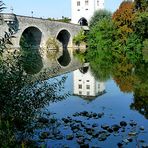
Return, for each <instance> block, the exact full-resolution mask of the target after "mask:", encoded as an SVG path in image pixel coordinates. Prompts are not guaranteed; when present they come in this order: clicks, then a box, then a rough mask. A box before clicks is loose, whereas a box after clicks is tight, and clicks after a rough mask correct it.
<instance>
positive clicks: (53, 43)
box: [46, 38, 62, 52]
mask: <svg viewBox="0 0 148 148" xmlns="http://www.w3.org/2000/svg"><path fill="white" fill-rule="evenodd" d="M60 47H62V45H61V43H60V42H59V41H58V40H57V39H56V38H48V40H47V42H46V48H47V49H48V50H56V51H57V52H58V51H59V50H60Z"/></svg>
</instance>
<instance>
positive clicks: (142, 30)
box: [133, 12, 148, 40]
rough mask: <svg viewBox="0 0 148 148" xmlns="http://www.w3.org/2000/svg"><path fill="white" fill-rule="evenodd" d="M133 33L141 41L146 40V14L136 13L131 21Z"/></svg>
mask: <svg viewBox="0 0 148 148" xmlns="http://www.w3.org/2000/svg"><path fill="white" fill-rule="evenodd" d="M133 26H134V32H135V33H136V34H137V35H138V36H139V37H140V38H142V39H143V40H145V39H146V38H148V12H142V13H140V12H138V13H136V17H135V19H134V21H133Z"/></svg>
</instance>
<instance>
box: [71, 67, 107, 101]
mask: <svg viewBox="0 0 148 148" xmlns="http://www.w3.org/2000/svg"><path fill="white" fill-rule="evenodd" d="M73 93H74V95H77V96H80V97H82V98H84V99H86V100H93V99H95V98H96V97H97V96H99V95H102V94H104V93H105V83H104V82H101V81H98V80H95V78H94V76H93V75H92V74H91V71H90V69H89V68H88V67H84V68H81V69H78V70H76V71H74V72H73Z"/></svg>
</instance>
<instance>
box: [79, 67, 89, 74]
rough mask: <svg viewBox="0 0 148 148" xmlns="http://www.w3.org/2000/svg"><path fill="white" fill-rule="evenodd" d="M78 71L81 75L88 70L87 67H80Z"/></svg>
mask: <svg viewBox="0 0 148 148" xmlns="http://www.w3.org/2000/svg"><path fill="white" fill-rule="evenodd" d="M79 70H80V72H81V73H82V74H86V73H87V72H88V70H89V67H88V66H87V67H81V68H79Z"/></svg>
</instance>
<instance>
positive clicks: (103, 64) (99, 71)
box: [90, 51, 113, 81]
mask: <svg viewBox="0 0 148 148" xmlns="http://www.w3.org/2000/svg"><path fill="white" fill-rule="evenodd" d="M90 67H91V71H92V74H93V75H94V76H95V77H96V78H97V79H99V80H101V81H105V80H107V79H109V78H110V77H111V73H112V68H113V65H112V60H111V55H109V53H106V52H101V51H100V53H98V56H97V57H95V56H94V58H93V59H92V60H91V61H90Z"/></svg>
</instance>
